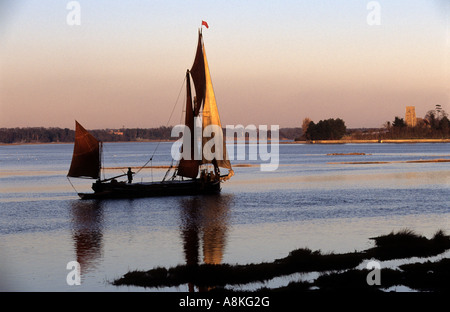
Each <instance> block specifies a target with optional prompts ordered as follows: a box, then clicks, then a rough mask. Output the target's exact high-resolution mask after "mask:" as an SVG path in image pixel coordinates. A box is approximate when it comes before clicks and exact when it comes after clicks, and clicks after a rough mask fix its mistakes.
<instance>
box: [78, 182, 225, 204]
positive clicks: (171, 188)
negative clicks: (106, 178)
mask: <svg viewBox="0 0 450 312" xmlns="http://www.w3.org/2000/svg"><path fill="white" fill-rule="evenodd" d="M92 189H93V190H94V193H78V195H79V196H80V198H81V199H108V198H142V197H162V196H179V195H199V194H217V193H220V190H221V187H220V181H210V182H202V181H201V180H199V179H193V180H187V181H164V182H151V183H125V182H109V183H104V182H96V183H94V184H92Z"/></svg>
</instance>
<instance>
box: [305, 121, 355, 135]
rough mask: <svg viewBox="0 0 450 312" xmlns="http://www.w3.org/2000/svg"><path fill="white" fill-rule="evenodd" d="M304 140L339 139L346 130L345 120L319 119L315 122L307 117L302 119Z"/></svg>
mask: <svg viewBox="0 0 450 312" xmlns="http://www.w3.org/2000/svg"><path fill="white" fill-rule="evenodd" d="M302 128H304V138H305V139H306V140H340V139H342V137H343V136H344V135H345V134H346V132H347V127H346V126H345V122H344V121H343V120H342V119H340V118H337V119H333V118H330V119H326V120H320V121H319V122H318V123H317V124H316V123H314V121H311V120H310V119H309V118H308V119H305V120H304V121H303V127H302Z"/></svg>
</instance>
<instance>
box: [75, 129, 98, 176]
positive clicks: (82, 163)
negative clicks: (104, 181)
mask: <svg viewBox="0 0 450 312" xmlns="http://www.w3.org/2000/svg"><path fill="white" fill-rule="evenodd" d="M75 126H76V127H75V145H74V148H73V156H72V163H71V165H70V169H69V173H68V174H67V176H68V177H74V178H92V179H98V178H100V168H101V159H100V158H101V156H100V155H101V142H100V141H99V140H97V139H96V138H95V137H94V136H93V135H91V134H90V133H89V132H88V131H87V130H86V129H84V128H83V126H81V125H80V124H79V123H78V122H77V121H75Z"/></svg>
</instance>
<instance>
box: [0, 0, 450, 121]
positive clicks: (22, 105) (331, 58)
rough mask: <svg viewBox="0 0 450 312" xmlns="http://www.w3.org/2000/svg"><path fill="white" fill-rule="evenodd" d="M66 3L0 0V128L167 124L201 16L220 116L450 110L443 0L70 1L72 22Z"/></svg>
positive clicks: (384, 117) (371, 116) (361, 116)
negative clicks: (75, 6)
mask: <svg viewBox="0 0 450 312" xmlns="http://www.w3.org/2000/svg"><path fill="white" fill-rule="evenodd" d="M69 2H70V1H62V0H53V1H52V0H40V1H31V0H30V1H26V0H17V1H12V0H11V1H3V2H2V3H1V4H0V128H2V127H8V128H9V127H28V126H29V127H36V126H43V127H63V128H65V127H67V128H74V124H75V122H74V120H78V121H79V122H80V123H81V124H83V125H84V126H85V127H86V128H87V129H100V128H121V127H123V126H125V127H128V128H132V127H141V128H150V127H158V126H164V125H167V124H169V125H175V124H178V123H180V121H181V120H182V118H181V117H182V115H181V114H182V113H181V111H182V107H183V99H184V89H183V92H182V93H181V96H180V99H179V100H178V102H177V97H178V94H179V92H180V89H181V87H182V85H183V81H184V76H185V72H186V69H188V68H190V67H191V65H192V62H193V60H194V55H195V49H196V44H197V32H198V29H199V27H200V25H201V21H202V20H205V21H207V22H208V24H209V29H206V28H204V29H203V35H204V41H205V48H206V54H207V57H208V63H209V66H210V71H211V76H212V81H213V84H214V90H215V93H216V99H217V104H218V106H219V111H220V114H221V119H222V125H224V126H225V125H227V124H229V125H236V124H243V125H249V124H254V125H260V124H262V125H280V127H295V126H301V123H302V120H303V119H304V118H305V117H309V118H311V119H312V120H314V121H316V122H317V121H319V120H321V119H327V118H342V119H343V120H344V121H345V123H346V125H347V127H351V128H354V127H381V126H382V125H383V124H384V123H385V122H386V121H388V120H389V121H392V120H394V117H395V116H400V117H404V114H405V107H406V106H415V107H416V113H417V116H418V117H423V116H424V115H425V113H426V112H427V111H428V110H430V109H433V108H434V107H435V105H436V104H441V105H442V107H443V108H444V109H445V110H446V111H447V112H450V101H449V98H450V75H449V74H450V70H449V66H450V55H449V53H450V38H449V30H448V27H449V26H448V24H449V14H450V5H449V3H450V2H449V1H445V0H435V1H431V0H380V1H366V0H346V1H338V0H333V1H332V0H299V1H265V0H247V1H246V0H239V1H235V0H231V1H230V0H228V1H207V0H205V1H198V0H192V1H184V0H183V1H181V0H178V1H170V0H161V1H153V0H147V1H143V0H137V1H86V0H80V1H76V2H77V3H79V4H80V15H79V16H80V25H68V23H67V16H68V14H70V13H73V10H70V9H67V8H66V6H67V4H68V3H69ZM370 2H372V3H373V2H374V3H375V4H378V5H379V6H378V7H379V9H380V10H379V11H375V9H373V7H372V6H369V9H368V4H369V3H370ZM377 12H379V15H377V16H379V21H380V23H379V25H378V24H375V25H371V24H373V21H374V20H373V19H370V18H373V17H374V16H375V15H374V14H375V13H377ZM370 14H372V15H370ZM369 15H370V16H369ZM368 17H369V19H370V21H372V22H370V23H369V22H368ZM176 103H177V107H176V108H175V112H174V114H173V116H172V118H171V119H170V120H169V117H170V114H171V111H172V109H173V107H174V105H175V104H176Z"/></svg>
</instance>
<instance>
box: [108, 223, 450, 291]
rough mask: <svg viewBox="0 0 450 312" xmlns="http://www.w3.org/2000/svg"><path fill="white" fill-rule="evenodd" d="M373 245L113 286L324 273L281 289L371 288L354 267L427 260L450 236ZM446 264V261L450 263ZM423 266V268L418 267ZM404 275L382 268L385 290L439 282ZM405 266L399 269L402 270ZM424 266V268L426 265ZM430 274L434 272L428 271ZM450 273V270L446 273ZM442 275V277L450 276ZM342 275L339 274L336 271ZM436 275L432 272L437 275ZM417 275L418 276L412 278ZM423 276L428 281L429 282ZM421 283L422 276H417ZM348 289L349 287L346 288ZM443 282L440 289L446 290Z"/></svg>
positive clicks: (210, 283)
mask: <svg viewBox="0 0 450 312" xmlns="http://www.w3.org/2000/svg"><path fill="white" fill-rule="evenodd" d="M371 239H372V240H374V241H375V246H374V247H373V248H370V249H368V250H366V251H362V252H356V251H355V252H353V253H343V254H335V253H327V254H323V253H321V251H320V250H318V251H312V250H310V249H308V248H302V249H296V250H293V251H291V252H290V253H289V254H288V256H286V257H285V258H281V259H276V260H275V261H273V262H262V263H257V264H253V263H252V264H245V265H241V264H235V265H230V264H200V265H178V266H176V267H172V268H168V269H166V268H162V267H157V268H154V269H151V270H148V271H132V272H129V273H126V274H125V275H124V276H123V277H121V278H119V279H117V280H115V281H114V282H113V285H117V286H118V285H135V286H143V287H164V286H169V287H170V286H179V285H182V284H193V285H196V286H199V287H217V286H218V287H221V286H226V285H243V284H247V283H252V282H264V281H268V280H270V279H273V278H275V277H279V276H285V275H289V274H293V273H301V272H313V271H317V272H329V271H332V272H334V273H330V274H328V273H327V274H323V275H322V276H320V277H319V278H318V279H317V280H316V281H315V282H313V283H308V282H294V283H290V284H289V285H288V286H287V287H285V288H283V289H289V290H292V289H305V290H306V289H309V288H310V287H311V286H317V287H319V288H320V289H321V290H327V289H345V288H346V287H347V286H348V287H352V288H356V289H361V290H363V289H366V290H367V289H371V290H373V289H375V288H373V287H372V288H368V285H367V283H366V276H367V274H368V272H367V270H357V269H355V267H356V266H358V265H359V264H360V263H361V262H362V261H364V260H365V259H371V258H375V259H378V260H392V259H402V258H410V257H429V256H435V255H438V254H441V253H443V252H444V251H446V250H448V249H450V236H448V235H445V233H444V232H443V231H442V230H439V231H437V232H436V233H435V234H434V236H433V237H432V238H431V239H427V238H426V237H424V236H421V235H418V234H416V233H415V232H414V231H412V230H409V229H404V230H401V231H399V232H397V233H394V232H391V233H390V234H388V235H383V236H379V237H374V238H371ZM447 260H448V259H447ZM427 265H429V266H433V267H434V269H431V270H436V272H438V271H439V272H441V271H442V270H445V269H447V270H448V268H449V265H450V263H448V261H447V262H445V261H444V262H443V264H440V266H439V264H427ZM418 266H419V267H420V265H418ZM402 267H403V268H404V272H400V271H398V270H391V269H384V270H383V279H384V280H385V282H384V283H383V287H385V286H386V285H395V283H399V281H403V284H405V283H404V281H405V279H406V280H408V279H410V278H415V277H417V276H419V275H420V280H423V281H426V282H424V283H425V284H427V285H429V284H430V283H431V284H432V279H431V277H434V278H435V279H436V278H437V275H436V274H433V276H432V275H426V274H425V275H424V273H423V272H424V270H426V269H420V270H419V269H415V268H416V267H414V266H411V265H405V266H402ZM402 267H401V268H402ZM423 267H425V266H423ZM426 271H427V272H429V271H430V270H426ZM448 271H450V270H448ZM448 271H447V274H446V275H445V274H444V275H443V276H444V277H445V276H447V277H448V275H449V274H450V273H448ZM336 272H338V273H336ZM433 272H434V271H433ZM414 274H417V275H414ZM425 277H428V279H426V278H425ZM417 278H418V279H419V277H417ZM346 285H347V286H346ZM442 285H443V283H442V281H441V279H439V282H438V283H437V287H440V286H442Z"/></svg>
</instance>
